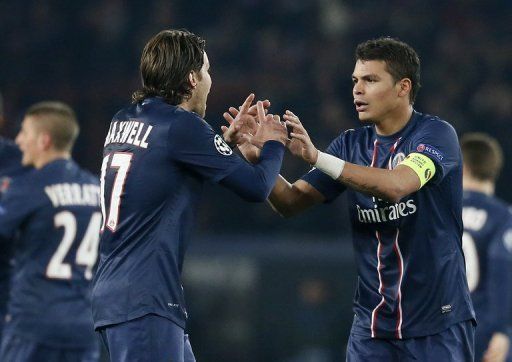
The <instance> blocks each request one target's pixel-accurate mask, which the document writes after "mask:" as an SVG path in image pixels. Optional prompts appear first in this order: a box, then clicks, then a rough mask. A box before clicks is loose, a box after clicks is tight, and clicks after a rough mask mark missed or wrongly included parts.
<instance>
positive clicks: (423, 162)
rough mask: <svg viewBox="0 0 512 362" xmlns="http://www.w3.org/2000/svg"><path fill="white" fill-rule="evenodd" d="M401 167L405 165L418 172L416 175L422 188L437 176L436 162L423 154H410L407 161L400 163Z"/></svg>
mask: <svg viewBox="0 0 512 362" xmlns="http://www.w3.org/2000/svg"><path fill="white" fill-rule="evenodd" d="M400 165H405V166H407V167H409V168H411V169H412V170H413V171H414V172H416V175H418V177H419V178H420V184H421V186H420V188H422V187H423V185H425V184H426V183H427V182H428V180H430V179H431V178H432V177H434V175H435V174H436V165H435V164H434V162H433V161H432V160H431V159H430V158H429V157H427V156H425V155H423V154H421V153H410V154H408V155H407V157H406V158H405V160H403V161H402V162H400Z"/></svg>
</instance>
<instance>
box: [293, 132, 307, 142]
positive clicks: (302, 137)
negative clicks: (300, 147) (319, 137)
mask: <svg viewBox="0 0 512 362" xmlns="http://www.w3.org/2000/svg"><path fill="white" fill-rule="evenodd" d="M290 137H291V138H294V139H296V140H299V141H300V142H302V143H303V144H307V143H308V136H306V135H303V134H299V133H294V132H292V133H290Z"/></svg>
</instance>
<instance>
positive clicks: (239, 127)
mask: <svg viewBox="0 0 512 362" xmlns="http://www.w3.org/2000/svg"><path fill="white" fill-rule="evenodd" d="M254 98H255V97H254V94H253V93H251V94H249V96H248V97H247V98H246V100H245V101H244V103H243V104H242V105H241V106H240V107H239V108H238V109H236V108H235V107H229V109H228V112H224V114H223V115H222V116H223V117H224V119H225V120H226V122H228V124H229V127H227V126H221V129H222V132H223V138H224V140H226V142H228V143H229V144H231V145H238V146H240V145H241V144H242V143H243V142H245V139H243V138H242V137H241V136H242V135H243V134H244V133H247V134H251V135H254V134H255V133H256V131H257V130H258V126H259V124H258V118H257V116H258V111H257V105H256V104H254V105H251V104H252V102H253V101H254ZM261 102H262V104H263V109H264V110H265V114H266V113H267V111H268V108H269V107H270V101H269V100H268V99H266V100H264V101H261Z"/></svg>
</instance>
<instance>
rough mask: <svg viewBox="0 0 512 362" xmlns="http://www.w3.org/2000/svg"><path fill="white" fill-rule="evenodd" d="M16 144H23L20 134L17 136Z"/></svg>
mask: <svg viewBox="0 0 512 362" xmlns="http://www.w3.org/2000/svg"><path fill="white" fill-rule="evenodd" d="M14 142H15V143H16V144H17V145H18V146H19V145H20V142H21V136H20V134H19V133H18V134H17V135H16V138H15V139H14Z"/></svg>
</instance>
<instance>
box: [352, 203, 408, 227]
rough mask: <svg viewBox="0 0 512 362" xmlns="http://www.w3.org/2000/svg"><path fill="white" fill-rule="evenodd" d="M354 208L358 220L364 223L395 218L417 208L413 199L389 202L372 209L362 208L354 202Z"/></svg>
mask: <svg viewBox="0 0 512 362" xmlns="http://www.w3.org/2000/svg"><path fill="white" fill-rule="evenodd" d="M356 209H357V217H358V219H359V221H360V222H362V223H365V224H370V223H381V222H387V221H393V220H397V219H399V218H401V217H406V216H408V215H412V214H414V213H415V212H416V211H417V210H418V208H417V207H416V205H415V204H414V200H407V201H404V202H397V203H396V204H389V205H386V206H383V207H376V208H372V209H363V208H361V206H359V205H357V204H356Z"/></svg>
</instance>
